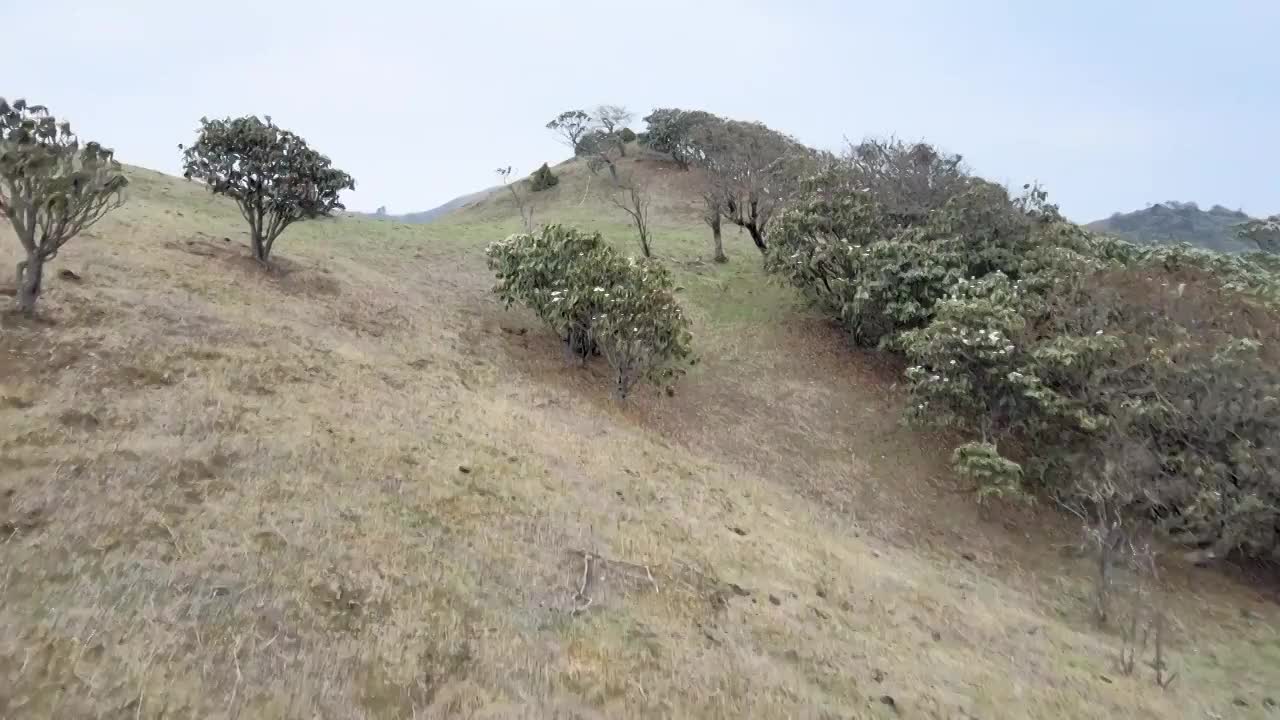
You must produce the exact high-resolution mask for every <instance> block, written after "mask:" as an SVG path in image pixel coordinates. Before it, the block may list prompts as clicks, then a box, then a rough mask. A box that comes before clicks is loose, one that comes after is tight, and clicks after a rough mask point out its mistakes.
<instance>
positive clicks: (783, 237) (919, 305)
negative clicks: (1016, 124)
mask: <svg viewBox="0 0 1280 720" xmlns="http://www.w3.org/2000/svg"><path fill="white" fill-rule="evenodd" d="M936 167H937V169H936V170H934V171H931V172H930V173H929V175H930V176H935V175H941V176H942V177H951V178H952V179H953V180H954V181H955V182H954V185H953V188H952V190H951V191H949V192H948V193H941V194H938V195H937V196H936V197H935V198H933V199H930V200H928V201H926V202H925V203H924V204H923V205H920V206H917V207H915V208H913V209H912V210H911V211H910V212H906V213H904V212H902V206H900V205H896V204H894V203H891V202H887V201H882V200H881V198H883V197H886V195H885V194H884V193H882V192H878V191H876V190H875V188H874V187H871V186H867V185H865V184H862V183H856V182H851V178H853V177H856V176H857V173H856V172H851V171H850V168H849V167H848V166H841V165H836V166H833V167H831V168H828V169H827V170H826V171H824V172H823V173H821V174H819V175H818V176H816V177H815V178H813V179H811V180H810V181H809V182H808V183H807V184H806V186H805V188H804V189H803V191H802V193H801V195H800V197H799V199H798V200H797V202H795V203H794V204H793V207H792V208H791V209H789V210H788V211H787V212H786V213H784V214H783V215H782V216H781V217H780V218H779V219H778V221H777V223H776V226H775V229H774V231H773V234H772V236H771V237H772V243H771V247H770V251H769V254H768V256H767V262H766V267H767V268H768V269H769V270H770V271H771V272H773V273H775V274H777V275H778V276H779V277H780V278H781V279H783V280H784V281H786V282H788V283H789V284H792V285H794V286H795V287H797V288H798V289H799V290H800V291H801V292H802V293H803V294H804V295H805V297H807V298H808V299H809V301H810V302H811V303H812V304H814V305H815V306H816V307H818V308H820V309H822V310H823V311H824V312H826V313H827V314H829V315H831V316H832V317H834V318H836V319H838V320H839V321H840V322H841V323H842V324H843V325H844V326H845V327H846V328H848V329H849V331H850V332H851V333H852V334H853V335H854V336H855V337H856V338H857V339H858V340H860V341H862V342H865V343H878V344H879V345H880V346H881V347H884V348H886V349H889V350H891V351H893V352H896V353H899V354H902V355H903V356H905V358H906V359H907V360H908V362H909V363H910V368H909V369H908V371H907V378H908V380H909V383H910V388H911V392H912V415H913V417H914V418H915V419H916V420H918V421H921V422H928V423H931V424H941V425H945V426H949V427H953V428H956V429H958V430H960V431H962V432H966V433H970V434H971V435H972V436H973V437H974V440H973V441H972V442H969V443H966V444H964V445H962V446H961V447H960V448H958V449H957V450H956V453H955V456H954V458H953V459H954V461H955V465H956V470H957V471H958V472H959V473H960V474H961V475H962V476H964V477H967V478H969V479H971V480H972V481H973V482H974V483H975V485H976V486H977V488H978V489H979V491H980V492H981V493H982V495H984V496H986V495H993V494H994V495H1018V494H1020V493H1024V492H1028V491H1034V492H1043V493H1048V494H1051V495H1053V496H1055V497H1056V498H1058V500H1060V501H1061V502H1063V503H1064V504H1067V505H1069V506H1074V507H1078V508H1080V509H1081V512H1082V513H1085V512H1095V511H1096V508H1099V507H1105V508H1118V509H1120V510H1121V511H1122V512H1124V513H1125V514H1127V515H1128V516H1129V517H1133V518H1143V519H1146V520H1148V521H1151V522H1153V523H1155V524H1156V525H1157V526H1158V527H1160V528H1161V529H1163V530H1164V531H1165V532H1166V533H1167V535H1168V536H1169V537H1172V538H1175V539H1177V540H1180V541H1183V542H1186V543H1189V544H1194V545H1197V546H1201V547H1211V548H1213V549H1214V550H1216V551H1219V552H1225V551H1230V550H1240V551H1243V552H1245V553H1247V554H1250V555H1256V556H1270V557H1273V558H1280V449H1273V448H1274V444H1275V443H1274V438H1275V437H1278V436H1280V276H1278V275H1277V274H1276V273H1275V272H1274V268H1269V267H1268V266H1267V265H1266V264H1265V257H1264V256H1261V255H1258V256H1255V257H1253V258H1248V259H1247V258H1243V257H1239V256H1226V255H1219V254H1215V253H1206V252H1200V251H1196V250H1192V249H1190V248H1187V247H1140V246H1136V245H1132V244H1129V243H1125V242H1122V241H1118V240H1115V239H1112V238H1107V237H1099V236H1091V235H1089V234H1088V233H1086V232H1084V231H1083V230H1081V229H1080V228H1078V227H1077V226H1075V225H1073V224H1071V223H1069V222H1066V221H1065V220H1063V219H1062V218H1061V216H1060V215H1059V214H1058V213H1057V210H1056V208H1054V207H1053V206H1052V205H1049V204H1048V203H1047V202H1046V201H1045V197H1044V194H1043V192H1040V191H1038V190H1035V189H1031V190H1030V192H1028V193H1027V194H1025V195H1024V196H1022V197H1019V198H1010V197H1009V196H1008V195H1007V194H1006V193H1005V192H1004V191H1003V189H1002V188H999V187H998V186H995V185H992V184H990V183H987V182H985V181H982V180H980V179H977V178H971V177H968V176H966V175H964V174H963V173H960V174H956V173H954V172H952V171H951V170H949V169H947V165H946V164H944V165H942V166H936ZM896 196H898V195H897V193H888V195H887V197H890V198H892V197H896Z"/></svg>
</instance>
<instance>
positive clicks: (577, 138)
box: [547, 110, 591, 155]
mask: <svg viewBox="0 0 1280 720" xmlns="http://www.w3.org/2000/svg"><path fill="white" fill-rule="evenodd" d="M547 129H548V130H550V131H552V132H554V133H556V134H557V135H559V136H560V139H561V140H562V141H563V142H564V143H565V144H566V145H568V146H569V147H570V148H572V149H573V154H574V155H578V149H579V145H580V143H581V142H582V136H583V135H585V134H586V133H587V131H588V130H590V129H591V116H590V115H588V114H587V113H586V112H584V111H582V110H565V111H564V112H562V113H560V114H559V115H557V116H555V117H554V118H552V120H551V122H549V123H547Z"/></svg>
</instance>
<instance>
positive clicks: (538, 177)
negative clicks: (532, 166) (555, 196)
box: [529, 163, 560, 192]
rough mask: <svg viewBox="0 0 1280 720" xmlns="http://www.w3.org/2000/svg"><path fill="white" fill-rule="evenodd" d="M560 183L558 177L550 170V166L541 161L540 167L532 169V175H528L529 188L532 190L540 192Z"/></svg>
mask: <svg viewBox="0 0 1280 720" xmlns="http://www.w3.org/2000/svg"><path fill="white" fill-rule="evenodd" d="M559 184H560V178H559V176H557V175H556V174H555V173H553V172H551V168H550V167H548V166H547V164H546V163H542V167H540V168H538V169H537V170H534V171H533V175H531V176H529V189H530V190H532V191H533V192H542V191H543V190H550V189H551V188H553V187H555V186H557V185H559Z"/></svg>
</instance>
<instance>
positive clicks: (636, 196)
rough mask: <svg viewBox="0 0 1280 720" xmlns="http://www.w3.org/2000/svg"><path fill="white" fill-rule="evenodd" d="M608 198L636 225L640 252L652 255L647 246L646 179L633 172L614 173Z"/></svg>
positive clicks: (648, 203) (647, 187)
mask: <svg viewBox="0 0 1280 720" xmlns="http://www.w3.org/2000/svg"><path fill="white" fill-rule="evenodd" d="M608 198H609V202H611V203H613V206H614V207H616V208H618V209H619V210H622V211H623V212H625V213H626V214H627V215H628V216H629V217H630V218H631V223H632V224H633V225H635V226H636V233H637V234H638V235H639V236H640V253H641V254H642V255H644V256H645V257H653V252H652V250H651V249H650V246H649V240H650V237H649V205H650V203H651V202H652V197H651V195H650V192H649V183H648V181H646V180H644V179H643V178H641V177H640V176H639V175H637V174H636V173H635V172H628V173H626V174H623V175H614V177H613V184H612V186H611V187H610V189H609V192H608Z"/></svg>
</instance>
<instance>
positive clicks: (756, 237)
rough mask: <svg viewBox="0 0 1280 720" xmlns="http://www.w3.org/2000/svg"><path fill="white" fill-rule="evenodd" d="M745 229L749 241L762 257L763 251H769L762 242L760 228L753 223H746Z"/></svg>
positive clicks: (762, 237)
mask: <svg viewBox="0 0 1280 720" xmlns="http://www.w3.org/2000/svg"><path fill="white" fill-rule="evenodd" d="M746 228H747V232H749V233H751V241H752V242H754V243H755V244H756V247H757V248H758V249H759V250H760V254H761V255H763V254H764V252H765V250H768V249H769V246H768V245H766V244H765V242H764V233H762V232H760V228H758V227H756V224H755V223H748V224H747V225H746Z"/></svg>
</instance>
